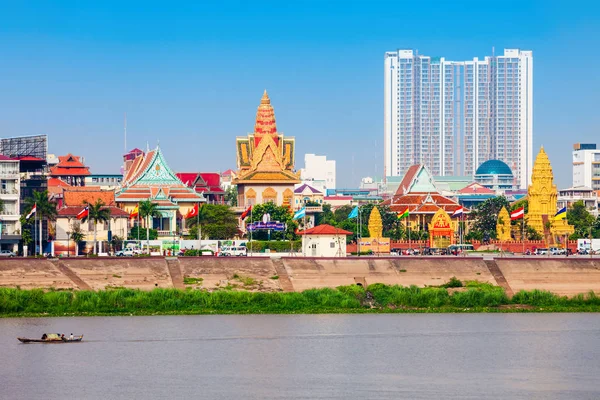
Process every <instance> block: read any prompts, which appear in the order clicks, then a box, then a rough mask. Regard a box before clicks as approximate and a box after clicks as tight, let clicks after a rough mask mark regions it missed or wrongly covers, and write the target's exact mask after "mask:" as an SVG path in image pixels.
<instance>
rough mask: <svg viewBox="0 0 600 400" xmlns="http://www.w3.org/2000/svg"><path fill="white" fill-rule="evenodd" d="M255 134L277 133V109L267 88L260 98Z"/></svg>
mask: <svg viewBox="0 0 600 400" xmlns="http://www.w3.org/2000/svg"><path fill="white" fill-rule="evenodd" d="M254 134H255V135H256V136H261V135H276V134H277V124H276V123H275V111H274V110H273V106H271V99H269V95H268V94H267V90H266V89H265V92H264V93H263V96H262V98H261V99H260V105H259V106H258V110H257V111H256V123H255V124H254Z"/></svg>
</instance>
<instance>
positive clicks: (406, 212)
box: [398, 207, 408, 219]
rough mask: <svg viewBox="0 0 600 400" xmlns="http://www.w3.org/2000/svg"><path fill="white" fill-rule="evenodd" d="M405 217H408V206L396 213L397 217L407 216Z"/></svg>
mask: <svg viewBox="0 0 600 400" xmlns="http://www.w3.org/2000/svg"><path fill="white" fill-rule="evenodd" d="M407 217H408V207H406V210H404V211H403V212H401V213H400V214H398V219H402V218H407Z"/></svg>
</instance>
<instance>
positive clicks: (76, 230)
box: [69, 222, 85, 257]
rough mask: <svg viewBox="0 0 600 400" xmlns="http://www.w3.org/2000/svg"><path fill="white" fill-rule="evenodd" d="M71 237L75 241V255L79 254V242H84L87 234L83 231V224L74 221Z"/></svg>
mask: <svg viewBox="0 0 600 400" xmlns="http://www.w3.org/2000/svg"><path fill="white" fill-rule="evenodd" d="M69 236H70V239H71V240H72V241H73V242H75V257H77V256H78V255H79V243H81V242H83V239H84V238H85V235H84V234H83V232H81V224H80V223H79V222H74V223H72V224H71V234H70V235H69Z"/></svg>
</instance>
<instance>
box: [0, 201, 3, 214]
mask: <svg viewBox="0 0 600 400" xmlns="http://www.w3.org/2000/svg"><path fill="white" fill-rule="evenodd" d="M3 211H4V200H2V199H0V213H2V212H3Z"/></svg>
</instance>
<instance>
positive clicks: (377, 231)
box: [369, 207, 383, 238]
mask: <svg viewBox="0 0 600 400" xmlns="http://www.w3.org/2000/svg"><path fill="white" fill-rule="evenodd" d="M369 236H371V237H372V238H380V237H383V222H382V221H381V214H380V213H379V210H378V209H377V207H373V209H372V210H371V215H369Z"/></svg>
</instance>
